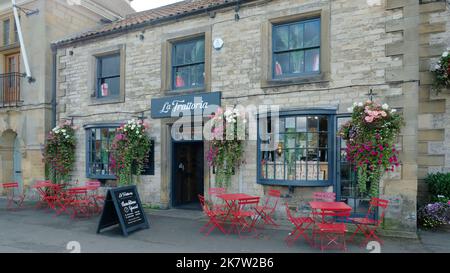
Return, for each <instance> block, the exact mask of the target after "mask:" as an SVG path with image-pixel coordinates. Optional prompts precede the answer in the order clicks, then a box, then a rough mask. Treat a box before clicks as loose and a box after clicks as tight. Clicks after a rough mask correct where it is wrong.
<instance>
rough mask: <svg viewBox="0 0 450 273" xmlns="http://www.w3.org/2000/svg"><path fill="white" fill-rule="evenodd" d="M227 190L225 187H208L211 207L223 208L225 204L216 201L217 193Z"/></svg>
mask: <svg viewBox="0 0 450 273" xmlns="http://www.w3.org/2000/svg"><path fill="white" fill-rule="evenodd" d="M226 192H227V189H225V188H209V189H208V195H209V201H210V202H211V205H212V207H213V208H217V209H219V208H220V209H225V208H226V206H227V205H226V204H219V203H218V200H217V199H218V198H217V195H219V194H224V193H226Z"/></svg>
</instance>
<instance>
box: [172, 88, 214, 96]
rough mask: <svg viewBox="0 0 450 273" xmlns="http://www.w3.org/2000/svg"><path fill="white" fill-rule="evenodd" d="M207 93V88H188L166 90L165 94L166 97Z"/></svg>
mask: <svg viewBox="0 0 450 273" xmlns="http://www.w3.org/2000/svg"><path fill="white" fill-rule="evenodd" d="M204 92H207V91H206V90H205V87H199V88H186V89H171V90H166V91H165V92H164V93H165V94H166V95H179V94H196V93H204Z"/></svg>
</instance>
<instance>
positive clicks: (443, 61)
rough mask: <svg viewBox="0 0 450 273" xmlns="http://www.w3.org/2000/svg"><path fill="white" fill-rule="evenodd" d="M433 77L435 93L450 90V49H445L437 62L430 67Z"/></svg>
mask: <svg viewBox="0 0 450 273" xmlns="http://www.w3.org/2000/svg"><path fill="white" fill-rule="evenodd" d="M431 72H432V73H433V75H434V82H433V89H434V90H436V91H437V92H440V91H443V90H445V89H450V48H447V50H446V51H444V53H442V56H441V57H440V58H439V60H438V62H437V63H436V64H434V65H433V66H432V67H431Z"/></svg>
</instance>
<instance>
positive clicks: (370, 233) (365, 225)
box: [349, 197, 389, 246]
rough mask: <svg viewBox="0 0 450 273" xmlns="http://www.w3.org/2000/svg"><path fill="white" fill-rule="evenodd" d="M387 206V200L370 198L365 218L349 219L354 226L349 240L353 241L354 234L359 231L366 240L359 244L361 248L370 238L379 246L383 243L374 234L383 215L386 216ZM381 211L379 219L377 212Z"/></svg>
mask: <svg viewBox="0 0 450 273" xmlns="http://www.w3.org/2000/svg"><path fill="white" fill-rule="evenodd" d="M388 206H389V200H385V199H380V198H375V197H372V199H371V200H370V206H369V210H368V211H367V214H366V217H364V218H349V219H350V221H351V222H352V223H353V224H355V225H356V230H355V232H354V233H353V235H352V237H351V238H350V240H353V238H354V237H355V235H356V233H358V231H361V232H362V233H363V234H364V236H365V237H366V239H365V240H364V241H363V242H362V243H361V246H365V245H366V244H367V243H368V242H369V240H370V239H371V238H373V239H375V240H377V241H378V242H379V243H380V244H383V241H382V240H381V239H380V238H379V237H378V236H377V235H376V234H375V232H376V230H377V228H378V227H379V226H380V225H381V223H382V222H383V220H384V215H385V214H386V211H387V208H388ZM380 209H381V214H380V217H379V218H378V217H377V215H376V214H377V213H378V211H379V210H380Z"/></svg>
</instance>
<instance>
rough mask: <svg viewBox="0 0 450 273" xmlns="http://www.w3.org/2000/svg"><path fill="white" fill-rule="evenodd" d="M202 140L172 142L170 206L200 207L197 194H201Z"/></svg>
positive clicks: (202, 183)
mask: <svg viewBox="0 0 450 273" xmlns="http://www.w3.org/2000/svg"><path fill="white" fill-rule="evenodd" d="M203 160H204V159H203V142H202V141H189V142H173V145H172V206H173V207H177V208H184V209H201V206H200V203H199V200H198V194H203V190H204V182H203V172H204V170H203V164H204V162H203Z"/></svg>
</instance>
